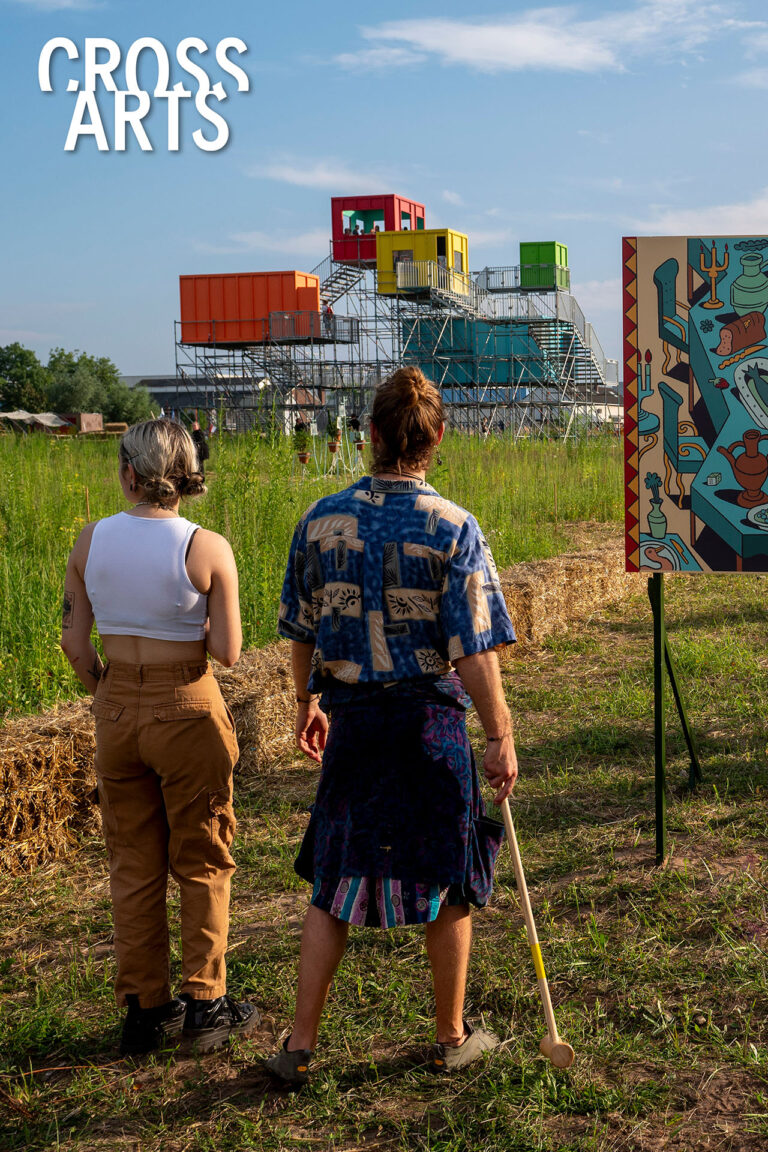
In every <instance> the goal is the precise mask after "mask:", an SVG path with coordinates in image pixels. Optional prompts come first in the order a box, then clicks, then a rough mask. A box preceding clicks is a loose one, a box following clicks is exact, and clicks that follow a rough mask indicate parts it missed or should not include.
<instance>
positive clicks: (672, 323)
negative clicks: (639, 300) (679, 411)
mask: <svg viewBox="0 0 768 1152" xmlns="http://www.w3.org/2000/svg"><path fill="white" fill-rule="evenodd" d="M679 271H680V265H679V264H678V262H677V260H675V259H674V257H671V256H670V258H669V260H665V261H664V263H663V264H659V266H658V268H657V269H656V271H655V272H654V274H653V282H654V284H655V285H656V298H657V301H658V308H659V336H660V337H661V344H662V349H663V351H664V363H663V364H662V366H661V370H662V372H666V371H667V369H668V368H669V361H670V359H671V353H670V350H669V346H670V344H671V345H672V347H673V348H675V349H676V353H677V356H676V359H675V364H679V363H680V353H681V352H685V353H686V355H687V354H688V315H687V313H688V305H687V304H683V303H681V301H679V300H678V299H677V274H678V272H679ZM678 309H682V310H683V311H684V312H685V313H686V315H685V316H680V315H679V314H678Z"/></svg>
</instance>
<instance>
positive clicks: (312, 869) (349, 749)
mask: <svg viewBox="0 0 768 1152" xmlns="http://www.w3.org/2000/svg"><path fill="white" fill-rule="evenodd" d="M457 679H458V678H455V680H456V681H457ZM444 683H445V681H443V684H444ZM449 687H450V688H455V682H454V683H452V684H451V685H449ZM465 700H466V697H465V696H463V695H462V694H461V693H460V692H458V691H449V692H445V691H443V692H441V691H439V690H438V689H437V688H435V686H433V687H432V688H431V689H427V688H420V689H419V690H415V689H412V688H411V687H410V686H409V685H407V684H400V685H397V686H396V688H395V689H394V690H392V689H385V690H382V689H379V690H377V691H375V692H369V693H366V694H364V695H361V696H360V698H358V699H355V698H354V697H352V699H351V700H349V701H347V700H346V699H345V701H344V702H343V703H339V702H338V697H337V699H336V701H333V700H332V701H331V708H332V713H331V725H330V729H329V733H328V743H327V747H326V751H325V756H324V758H323V768H322V773H321V777H320V783H319V786H318V791H317V798H316V801H315V805H314V807H313V810H312V816H311V819H310V823H309V827H308V828H307V832H306V834H305V837H304V841H303V843H302V846H301V851H300V853H299V858H298V860H297V861H296V871H297V872H298V873H299V875H300V876H303V877H304V879H306V880H309V881H310V882H311V883H312V884H313V891H312V903H313V904H314V905H315V906H316V907H318V908H322V909H323V910H324V911H326V912H329V913H330V914H331V915H332V916H336V917H338V918H339V919H341V920H346V921H348V922H349V923H351V924H358V925H367V926H376V927H385V928H391V927H396V926H398V925H402V924H423V923H427V922H429V921H430V920H434V919H435V917H436V916H437V914H438V912H439V911H440V907H441V905H442V904H443V903H447V904H473V905H475V906H476V907H482V906H483V905H485V904H486V903H487V901H488V898H489V896H490V893H491V887H492V882H493V870H494V865H495V861H496V856H497V854H498V851H499V846H500V844H501V840H502V837H503V826H502V825H501V824H500V823H499V822H498V821H496V820H489V819H488V818H487V817H486V815H485V806H484V804H483V798H482V796H481V794H480V783H479V779H478V775H477V769H476V766H475V761H474V757H473V755H472V749H471V747H470V744H469V740H468V738H467V732H466V724H465V718H464V710H465V709H464V701H465Z"/></svg>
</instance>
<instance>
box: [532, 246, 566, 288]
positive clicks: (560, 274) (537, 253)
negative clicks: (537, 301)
mask: <svg viewBox="0 0 768 1152" xmlns="http://www.w3.org/2000/svg"><path fill="white" fill-rule="evenodd" d="M570 286H571V276H570V272H569V271H568V245H567V244H558V243H557V241H556V240H546V241H538V240H536V241H525V242H524V241H522V240H521V241H520V287H521V288H543V289H547V290H552V289H553V288H564V289H566V290H567V289H569V288H570Z"/></svg>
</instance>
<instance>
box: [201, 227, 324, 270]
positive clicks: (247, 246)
mask: <svg viewBox="0 0 768 1152" xmlns="http://www.w3.org/2000/svg"><path fill="white" fill-rule="evenodd" d="M329 241H330V235H329V232H328V229H327V228H326V229H323V228H316V229H314V230H312V231H309V232H291V233H289V234H284V235H282V236H278V235H275V233H274V232H258V231H254V232H233V233H232V234H231V235H230V236H229V239H228V241H227V242H226V243H224V244H220V245H218V244H206V243H203V242H199V243H197V244H195V248H196V249H197V251H198V252H209V253H211V254H213V255H220V256H236V255H238V254H240V253H246V252H284V253H287V254H288V255H292V256H302V257H309V258H310V259H311V260H312V261H313V263H315V264H318V263H319V262H320V261H321V260H322V259H323V258H324V257H325V256H327V255H328V244H329Z"/></svg>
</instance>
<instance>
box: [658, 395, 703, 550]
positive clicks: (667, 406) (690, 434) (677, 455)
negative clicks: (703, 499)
mask: <svg viewBox="0 0 768 1152" xmlns="http://www.w3.org/2000/svg"><path fill="white" fill-rule="evenodd" d="M658 389H659V392H660V393H661V403H662V436H663V439H664V491H665V492H666V494H667V496H669V497H670V498H671V497H672V493H671V491H670V487H669V485H670V480H671V479H672V472H673V471H674V472H675V478H676V481H677V489H678V492H679V497H678V501H677V504H678V507H679V508H682V506H683V499H684V497H685V481H684V480H683V476H684V475H685V474H691V475H694V474H695V473H696V472H698V470H699V468H701V465H702V464H703V462H704V458H705V457H706V455H707V454H708V452H709V445H708V444H707V442H706V440H704V439H703V437H701V436H697V435H695V428H694V425H693V424H691V423H690V421H683V422H682V423H680V422H679V417H680V406H681V404H682V403H683V398H682V396H681V395H680V394H679V393H678V392H676V391H675V390H674V388H670V386H669V384H666V383H665V382H664V381H663V380H660V381H659V383H658ZM691 539H693V537H691Z"/></svg>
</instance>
